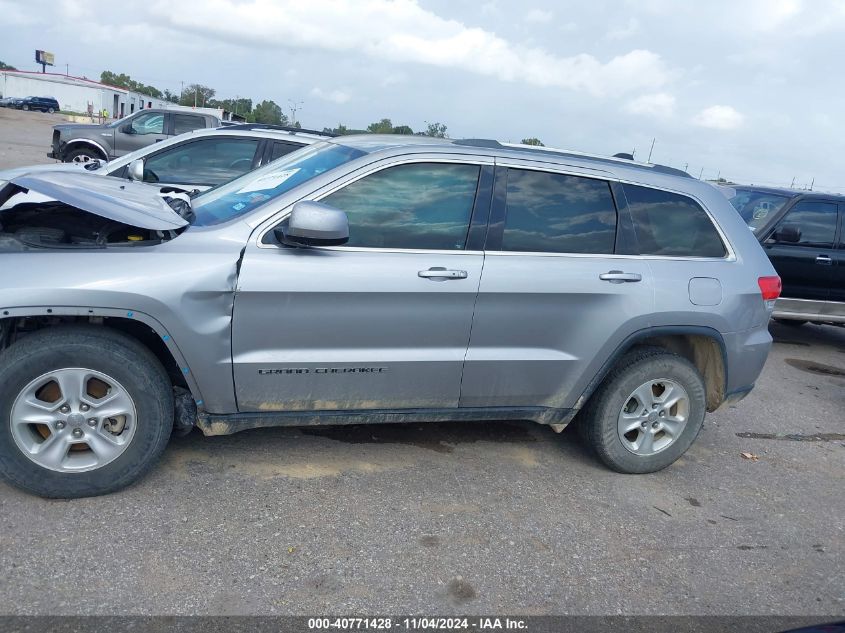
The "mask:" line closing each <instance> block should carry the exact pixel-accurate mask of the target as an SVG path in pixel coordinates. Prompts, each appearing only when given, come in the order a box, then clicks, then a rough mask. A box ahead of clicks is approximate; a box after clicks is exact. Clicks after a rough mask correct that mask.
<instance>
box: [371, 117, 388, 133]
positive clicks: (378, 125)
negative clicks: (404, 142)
mask: <svg viewBox="0 0 845 633" xmlns="http://www.w3.org/2000/svg"><path fill="white" fill-rule="evenodd" d="M367 132H369V133H370V134H393V122H392V121H391V120H390V119H382V120H381V121H376V122H375V123H370V124H369V125H368V126H367Z"/></svg>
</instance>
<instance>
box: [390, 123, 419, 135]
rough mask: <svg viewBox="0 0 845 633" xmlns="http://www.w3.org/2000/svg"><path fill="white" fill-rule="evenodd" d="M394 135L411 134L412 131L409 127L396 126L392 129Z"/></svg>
mask: <svg viewBox="0 0 845 633" xmlns="http://www.w3.org/2000/svg"><path fill="white" fill-rule="evenodd" d="M393 133H394V134H413V133H414V131H413V130H412V129H411V127H410V126H409V125H397V126H396V127H394V128H393Z"/></svg>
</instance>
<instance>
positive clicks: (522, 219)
mask: <svg viewBox="0 0 845 633" xmlns="http://www.w3.org/2000/svg"><path fill="white" fill-rule="evenodd" d="M615 240H616V207H615V205H614V204H613V196H612V195H611V193H610V185H609V184H608V183H607V182H605V181H603V180H593V179H591V178H581V177H579V176H565V175H563V174H550V173H546V172H541V171H528V170H524V169H509V170H508V196H507V216H506V219H505V231H504V235H503V236H502V250H506V251H535V252H546V253H612V252H613V245H614V242H615Z"/></svg>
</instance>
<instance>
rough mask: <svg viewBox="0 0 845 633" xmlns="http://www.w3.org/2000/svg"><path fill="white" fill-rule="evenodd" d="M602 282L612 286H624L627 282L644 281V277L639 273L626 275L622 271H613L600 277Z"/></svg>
mask: <svg viewBox="0 0 845 633" xmlns="http://www.w3.org/2000/svg"><path fill="white" fill-rule="evenodd" d="M599 279H601V280H602V281H609V282H610V283H612V284H623V283H625V282H626V281H627V282H629V283H630V282H634V281H642V280H643V276H642V275H641V274H639V273H624V272H622V271H621V270H611V271H609V272H606V273H602V274H601V275H599Z"/></svg>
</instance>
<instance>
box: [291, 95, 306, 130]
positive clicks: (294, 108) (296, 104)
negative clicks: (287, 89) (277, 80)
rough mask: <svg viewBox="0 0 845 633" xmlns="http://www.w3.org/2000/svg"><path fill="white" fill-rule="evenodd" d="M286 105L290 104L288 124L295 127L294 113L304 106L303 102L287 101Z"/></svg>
mask: <svg viewBox="0 0 845 633" xmlns="http://www.w3.org/2000/svg"><path fill="white" fill-rule="evenodd" d="M288 103H290V116H291V122H290V124H291V125H292V126H294V127H296V111H297V110H299V108H300V106H303V105H305V102H304V101H294V100H293V99H288Z"/></svg>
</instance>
